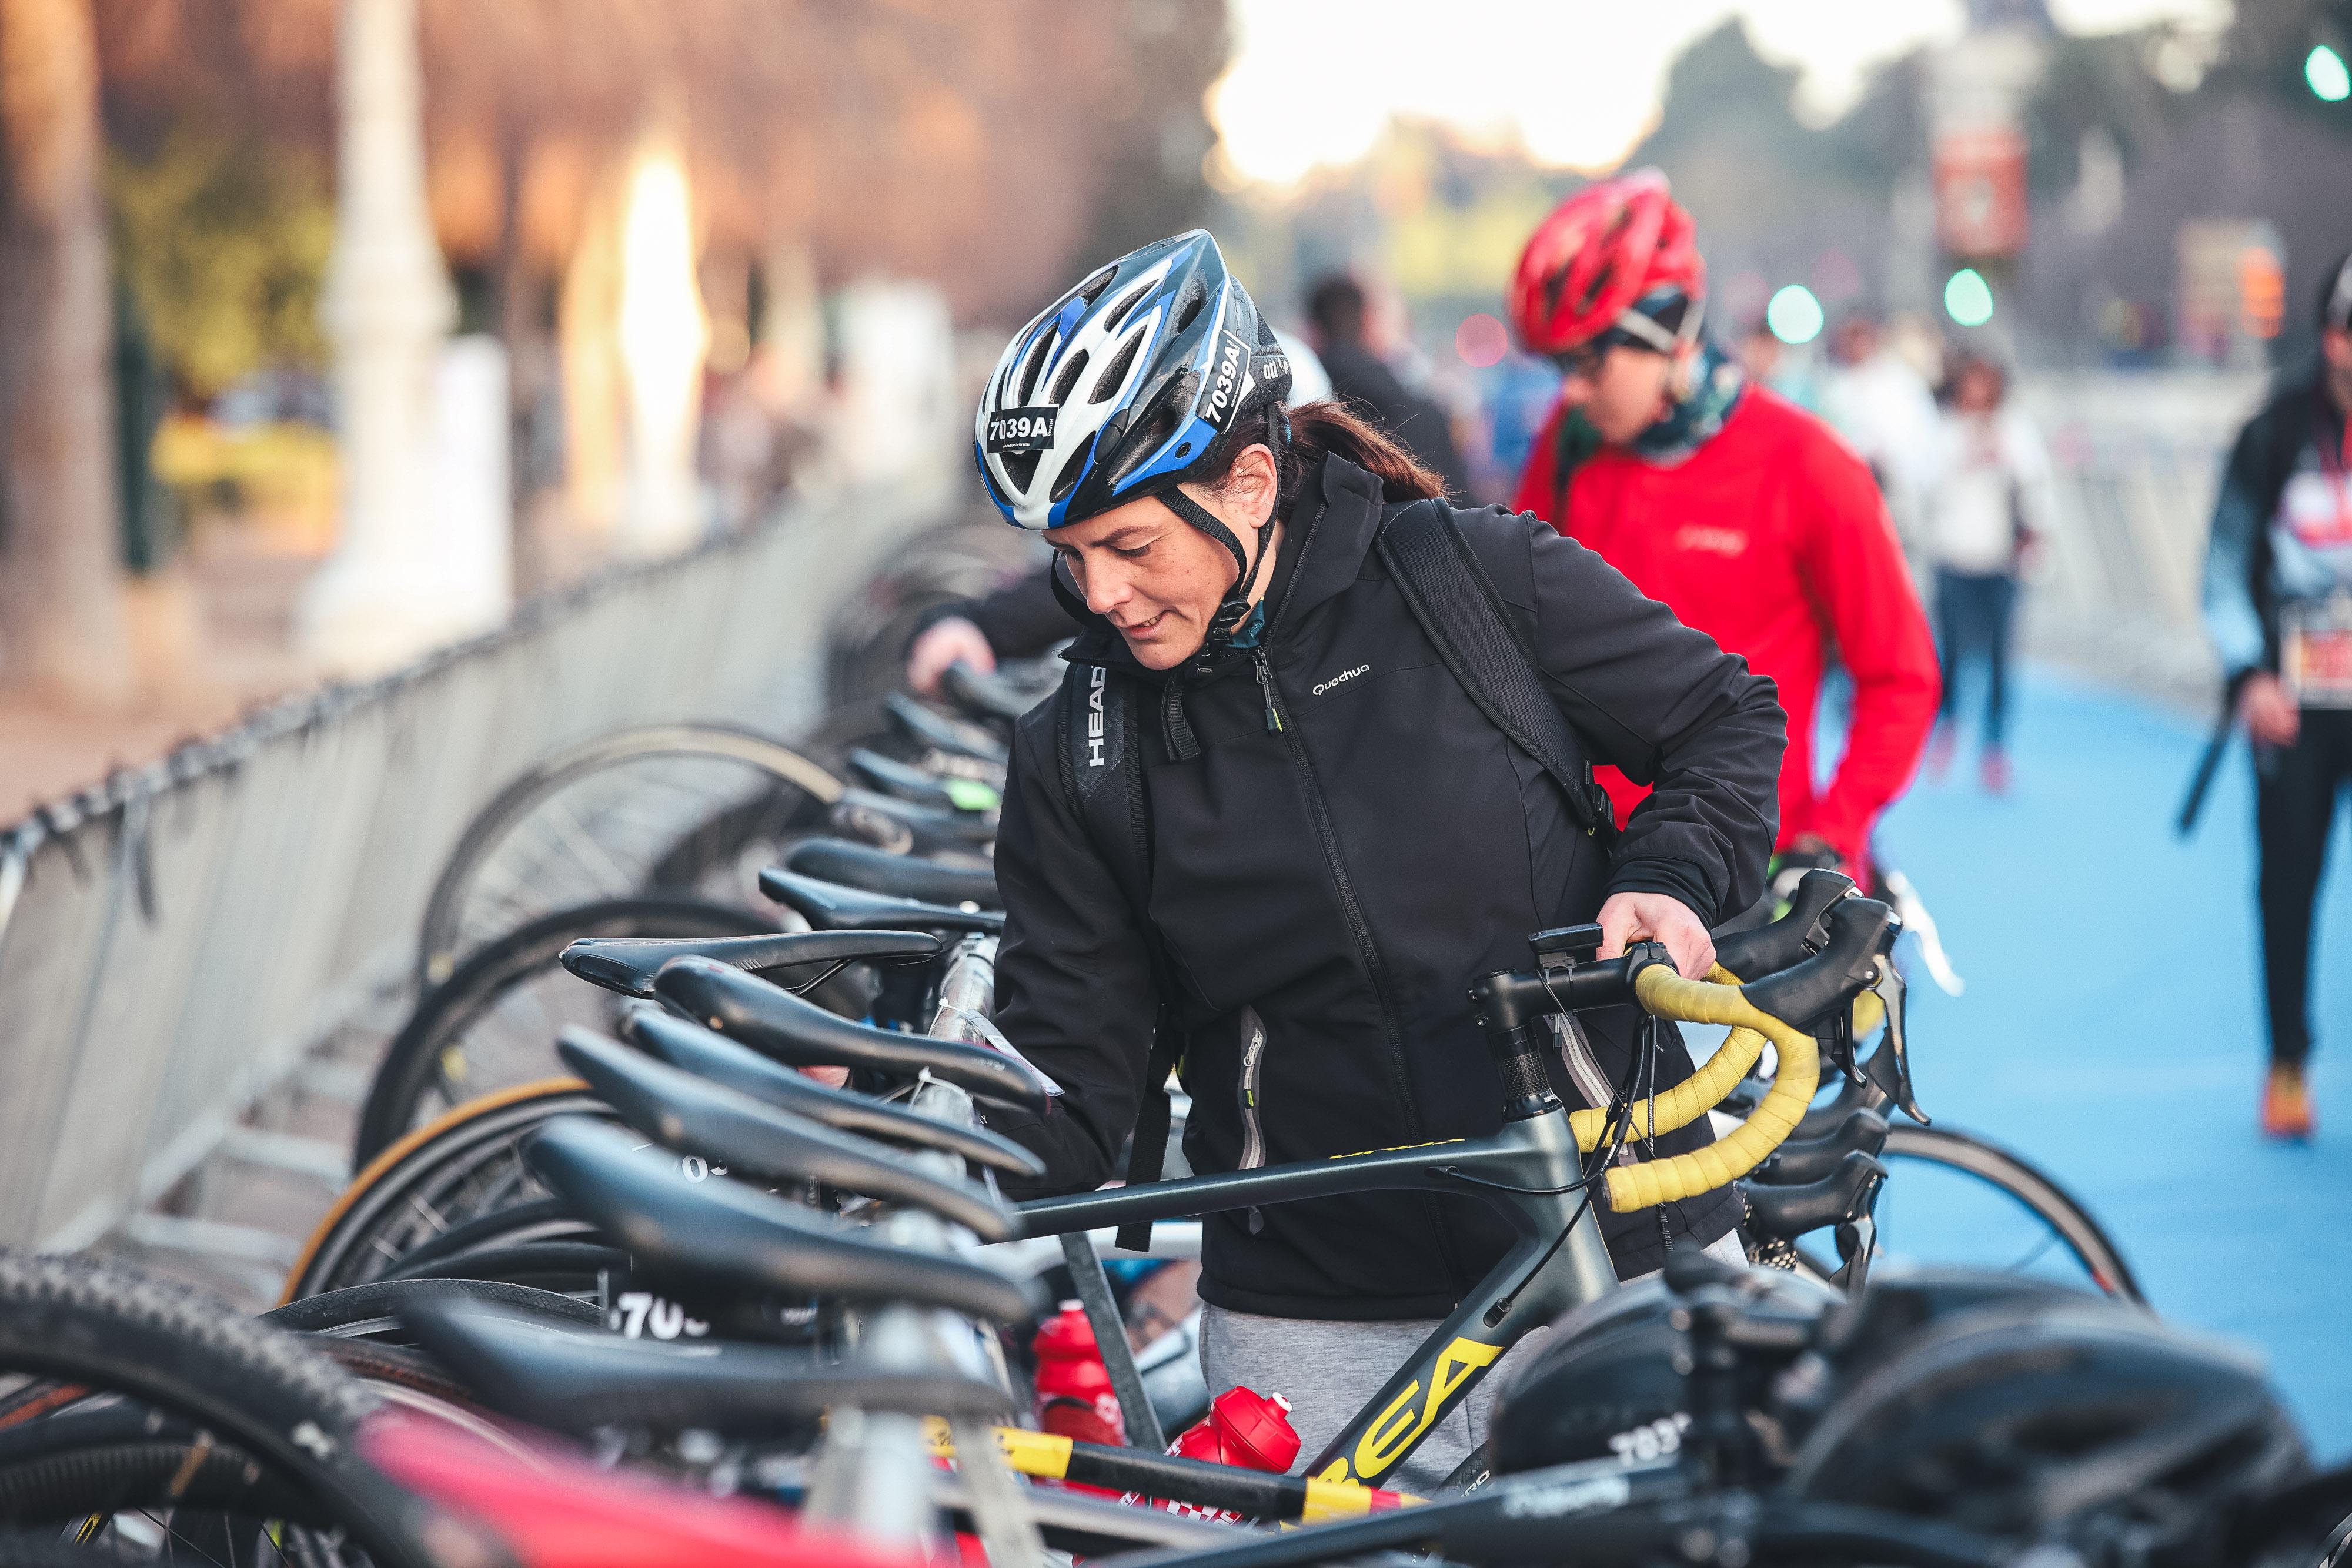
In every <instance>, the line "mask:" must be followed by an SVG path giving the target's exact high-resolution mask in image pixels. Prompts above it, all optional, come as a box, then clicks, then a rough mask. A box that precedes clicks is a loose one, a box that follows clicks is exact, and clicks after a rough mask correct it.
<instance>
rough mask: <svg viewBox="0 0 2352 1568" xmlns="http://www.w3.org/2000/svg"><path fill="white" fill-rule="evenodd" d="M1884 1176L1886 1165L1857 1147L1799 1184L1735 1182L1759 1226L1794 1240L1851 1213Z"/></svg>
mask: <svg viewBox="0 0 2352 1568" xmlns="http://www.w3.org/2000/svg"><path fill="white" fill-rule="evenodd" d="M1885 1179H1886V1167H1885V1166H1883V1165H1880V1164H1879V1163H1878V1162H1877V1161H1876V1160H1875V1159H1873V1158H1872V1157H1871V1156H1870V1155H1865V1154H1864V1153H1863V1152H1862V1151H1860V1150H1859V1149H1857V1150H1855V1151H1854V1152H1853V1153H1852V1154H1849V1155H1845V1156H1844V1157H1843V1158H1842V1159H1840V1160H1839V1161H1838V1163H1837V1168H1836V1169H1835V1170H1833V1171H1832V1172H1831V1173H1830V1174H1829V1175H1828V1176H1823V1177H1822V1179H1821V1180H1819V1181H1816V1182H1808V1183H1806V1184H1805V1185H1804V1186H1764V1185H1754V1186H1751V1185H1749V1184H1748V1183H1747V1182H1742V1183H1740V1185H1739V1190H1740V1191H1741V1192H1742V1193H1743V1194H1745V1195H1746V1197H1747V1198H1748V1213H1749V1214H1750V1215H1752V1216H1754V1217H1755V1220H1756V1224H1757V1226H1758V1228H1760V1229H1762V1230H1763V1231H1764V1232H1765V1233H1766V1234H1768V1235H1771V1236H1776V1237H1779V1238H1780V1239H1781V1240H1783V1241H1794V1240H1795V1239H1797V1238H1798V1237H1800V1236H1802V1235H1804V1234H1805V1233H1806V1232H1807V1231H1809V1230H1819V1229H1820V1228H1822V1226H1824V1225H1835V1224H1836V1223H1837V1222H1838V1221H1840V1220H1842V1219H1844V1218H1847V1217H1848V1216H1850V1215H1852V1214H1853V1212H1854V1210H1855V1208H1856V1207H1858V1206H1859V1205H1860V1204H1861V1203H1862V1202H1863V1200H1864V1198H1865V1197H1868V1195H1869V1189H1870V1188H1871V1187H1872V1186H1874V1184H1876V1183H1878V1182H1883V1181H1885Z"/></svg>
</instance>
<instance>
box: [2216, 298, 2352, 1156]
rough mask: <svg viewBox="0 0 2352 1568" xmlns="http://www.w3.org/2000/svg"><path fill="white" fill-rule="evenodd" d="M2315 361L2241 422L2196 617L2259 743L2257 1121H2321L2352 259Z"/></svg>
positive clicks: (2337, 757)
mask: <svg viewBox="0 0 2352 1568" xmlns="http://www.w3.org/2000/svg"><path fill="white" fill-rule="evenodd" d="M2319 329H2320V331H2319V339H2320V343H2319V361H2318V363H2317V364H2316V365H2315V366H2314V367H2313V368H2312V369H2311V370H2310V371H2298V372H2296V373H2294V374H2291V375H2288V376H2285V377H2283V378H2282V379H2281V382H2280V383H2279V385H2278V387H2277V388H2276V390H2275V391H2274V392H2273V393H2272V396H2271V398H2270V401H2269V402H2266V403H2265V404H2263V409H2262V412H2261V413H2257V414H2255V415H2254V417H2253V418H2252V420H2251V421H2249V422H2248V423H2247V424H2246V426H2245V428H2244V429H2243V430H2242V431H2240V432H2239V434H2238V440H2237V444H2236V445H2234V446H2233V447H2231V451H2230V459H2229V464H2228V466H2227V467H2226V468H2225V469H2224V470H2223V471H2222V478H2221V498H2220V499H2219V500H2218V501H2216V502H2215V504H2214V507H2213V537H2212V542H2211V544H2210V547H2209V548H2208V549H2207V552H2206V556H2205V626H2206V631H2207V632H2208V633H2209V634H2210V636H2211V637H2212V639H2213V647H2214V651H2215V652H2216V653H2218V654H2220V656H2221V668H2222V669H2223V671H2224V672H2225V673H2226V674H2228V676H2229V679H2230V685H2231V689H2232V690H2234V691H2235V692H2236V693H2237V701H2238V712H2239V714H2240V716H2242V718H2243V720H2244V722H2245V726H2246V731H2247V734H2248V736H2249V737H2251V738H2252V742H2253V752H2254V838H2255V845H2256V850H2257V854H2258V858H2259V860H2260V862H2261V872H2260V875H2259V879H2258V885H2259V893H2258V895H2257V902H2258V903H2259V904H2260V907H2261V911H2262V923H2263V994H2264V997H2265V999H2266V1001H2267V1003H2268V1009H2269V1015H2270V1034H2271V1068H2270V1076H2269V1079H2268V1082H2266V1083H2265V1085H2264V1088H2263V1107H2262V1128H2263V1133H2264V1134H2267V1135H2269V1136H2271V1137H2273V1138H2288V1139H2302V1138H2308V1137H2309V1136H2310V1135H2311V1134H2312V1130H2313V1126H2314V1117H2313V1114H2312V1109H2311V1095H2310V1092H2309V1089H2308V1087H2307V1085H2306V1083H2305V1063H2306V1062H2307V1061H2308V1060H2309V1058H2310V1055H2311V1018H2310V1006H2311V995H2310V993H2311V924H2312V921H2311V917H2312V908H2313V905H2314V904H2315V903H2316V902H2317V899H2318V896H2319V881H2320V873H2321V870H2322V868H2323V866H2324V864H2325V862H2326V849H2327V836H2328V831H2329V830H2330V828H2331V827H2332V826H2333V825H2334V822H2335V816H2336V798H2337V797H2338V796H2340V795H2341V794H2342V793H2343V792H2344V790H2345V789H2346V787H2347V785H2352V478H2347V471H2352V436H2347V429H2346V425H2347V413H2352V255H2347V256H2345V257H2344V258H2343V259H2342V260H2341V261H2339V262H2338V263H2337V264H2336V267H2334V268H2333V269H2332V270H2331V271H2330V272H2329V273H2328V274H2327V279H2326V284H2325V285H2324V286H2323V287H2322V291H2321V295H2320V303H2319Z"/></svg>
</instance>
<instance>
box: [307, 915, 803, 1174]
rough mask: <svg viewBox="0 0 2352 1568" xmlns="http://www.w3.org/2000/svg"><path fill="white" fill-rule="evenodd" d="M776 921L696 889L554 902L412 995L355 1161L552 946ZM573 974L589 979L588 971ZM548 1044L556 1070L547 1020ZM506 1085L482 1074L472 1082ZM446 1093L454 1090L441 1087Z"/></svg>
mask: <svg viewBox="0 0 2352 1568" xmlns="http://www.w3.org/2000/svg"><path fill="white" fill-rule="evenodd" d="M775 929H776V923H775V922H774V921H772V920H769V919H766V918H763V917H762V916H761V915H756V914H753V913H752V912H751V911H750V910H748V909H740V908H737V907H734V906H731V905H729V904H713V903H710V902H709V901H707V900H703V899H697V898H680V897H676V896H666V895H661V894H642V895H638V896H635V897H630V898H616V899H605V900H601V901H599V902H597V903H594V904H579V905H575V906H574V907H572V908H570V909H559V910H556V911H554V912H552V913H551V914H548V915H541V917H540V918H539V919H537V920H534V921H532V922H530V924H529V925H523V926H520V927H518V928H517V929H515V930H513V931H510V932H509V933H507V935H505V936H502V937H500V938H499V939H498V940H497V941H495V942H492V943H489V944H488V945H487V946H482V947H480V948H478V949H476V950H475V951H474V952H473V953H472V954H471V955H469V956H467V959H466V961H465V962H464V963H463V964H461V965H459V966H458V967H457V970H456V972H455V973H453V974H452V975H451V976H450V977H449V978H448V980H447V981H446V983H445V984H442V985H439V986H436V987H435V988H432V989H431V990H429V991H426V992H425V994H424V995H423V996H422V997H420V998H418V999H417V1003H416V1009H415V1011H414V1012H412V1013H411V1014H410V1015H409V1018H408V1021H407V1022H406V1023H405V1024H404V1025H403V1026H402V1027H401V1030H400V1033H399V1034H397V1035H395V1036H394V1038H393V1041H392V1044H391V1045H390V1046H389V1047H387V1048H386V1050H385V1051H384V1057H383V1062H382V1064H381V1065H379V1066H378V1067H377V1069H376V1073H375V1080H374V1082H373V1083H371V1084H370V1085H369V1086H368V1096H367V1101H366V1103H364V1104H363V1105H362V1107H361V1110H360V1120H359V1130H358V1132H357V1133H356V1134H354V1135H353V1138H352V1165H353V1166H365V1165H368V1164H369V1163H371V1162H372V1161H373V1160H374V1159H375V1158H376V1156H377V1155H381V1154H382V1153H383V1151H384V1150H385V1149H386V1148H388V1147H390V1146H391V1145H393V1143H394V1142H395V1141H396V1140H398V1139H399V1138H401V1137H402V1136H404V1134H407V1133H408V1132H409V1131H411V1130H412V1129H413V1128H414V1127H415V1125H416V1124H417V1123H418V1119H419V1116H420V1113H421V1112H422V1109H423V1106H424V1103H425V1099H426V1096H427V1094H428V1092H431V1091H432V1090H433V1086H434V1082H435V1080H436V1077H437V1076H439V1075H441V1074H442V1073H444V1072H445V1071H446V1065H447V1064H446V1060H445V1052H446V1051H448V1050H449V1049H451V1048H452V1047H453V1046H455V1045H457V1043H458V1042H459V1041H460V1040H462V1039H463V1037H464V1035H465V1033H466V1031H467V1030H468V1029H469V1028H471V1027H472V1026H473V1025H474V1024H475V1023H477V1022H478V1021H479V1020H480V1019H482V1018H483V1017H484V1016H485V1015H486V1014H488V1012H489V1011H490V1009H493V1008H494V1007H496V1006H497V1005H498V1004H499V1001H500V1000H501V999H503V998H506V997H508V996H509V995H510V994H511V993H512V992H513V991H514V990H515V989H516V988H519V987H520V986H522V985H524V984H526V983H528V982H530V981H531V980H533V979H535V978H537V977H541V976H542V975H546V974H549V973H550V972H551V971H553V970H554V969H555V968H556V959H557V956H558V955H560V954H561V953H562V951H563V949H564V948H565V947H567V946H570V945H571V944H572V942H574V941H576V940H577V939H579V938H580V937H583V936H760V935H762V934H764V933H767V932H771V931H773V930H775ZM576 984H578V985H580V986H581V987H583V988H586V987H587V982H586V981H584V980H582V981H578V982H576ZM544 1046H545V1051H546V1060H545V1061H544V1063H543V1064H542V1066H543V1068H544V1073H542V1074H541V1075H542V1076H543V1075H545V1074H551V1073H553V1072H556V1071H560V1068H559V1067H558V1066H557V1063H556V1060H555V1040H554V1030H552V1029H551V1030H549V1031H548V1038H547V1040H545V1042H544ZM505 1087H507V1085H504V1084H498V1083H488V1084H482V1085H478V1086H476V1087H475V1090H474V1092H475V1094H480V1093H487V1092H495V1091H497V1090H499V1089H502V1088H505ZM444 1097H445V1098H450V1096H448V1095H447V1094H446V1092H444ZM472 1097H473V1096H472V1095H468V1096H466V1098H472ZM452 1108H454V1103H453V1107H452Z"/></svg>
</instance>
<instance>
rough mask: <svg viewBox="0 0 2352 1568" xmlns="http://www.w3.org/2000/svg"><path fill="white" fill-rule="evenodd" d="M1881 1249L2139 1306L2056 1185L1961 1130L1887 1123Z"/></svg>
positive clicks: (2129, 1276) (2119, 1259) (2105, 1247)
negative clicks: (2073, 1287)
mask: <svg viewBox="0 0 2352 1568" xmlns="http://www.w3.org/2000/svg"><path fill="white" fill-rule="evenodd" d="M1879 1158H1880V1159H1882V1160H1884V1161H1885V1164H1886V1167H1887V1173H1888V1174H1887V1181H1886V1186H1885V1188H1884V1189H1883V1190H1882V1191H1881V1192H1880V1193H1879V1195H1878V1209H1877V1214H1876V1220H1877V1225H1878V1246H1879V1249H1880V1251H1881V1252H1882V1253H1883V1254H1884V1255H1885V1257H1887V1258H1888V1259H1889V1260H1895V1261H1905V1262H1908V1261H1916V1262H1922V1263H1929V1262H1932V1263H1937V1264H1961V1265H1965V1266H1968V1267H1971V1268H1982V1269H1992V1270H2000V1271H2002V1272H2007V1273H2015V1274H2031V1275H2033V1276H2035V1277H2037V1278H2042V1279H2053V1280H2061V1281H2066V1282H2068V1283H2073V1284H2079V1285H2084V1286H2088V1287H2090V1288H2093V1289H2095V1290H2098V1291H2105V1293H2106V1294H2108V1295H2111V1296H2118V1297H2121V1298H2122V1299H2124V1300H2126V1301H2142V1302H2144V1301H2146V1300H2147V1297H2145V1296H2144V1295H2142V1294H2141V1293H2140V1288H2139V1281H2138V1280H2137V1278H2136V1277H2135V1276H2134V1275H2133V1273H2132V1270H2131V1265H2130V1264H2129V1263H2128V1262H2126V1260H2125V1259H2124V1255H2123V1251H2122V1249H2120V1248H2118V1247H2117V1246H2116V1244H2115V1242H2114V1240H2113V1239H2111V1238H2110V1237H2109V1236H2108V1235H2107V1233H2106V1231H2105V1229H2104V1228H2101V1226H2100V1225H2099V1222H2098V1221H2097V1220H2095V1219H2094V1218H2091V1215H2090V1212H2089V1211H2088V1210H2087V1209H2085V1208H2084V1207H2083V1206H2082V1204H2081V1203H2079V1202H2077V1201H2076V1200H2075V1199H2074V1197H2072V1196H2071V1195H2070V1194H2069V1193H2068V1192H2067V1191H2066V1189H2065V1188H2063V1187H2062V1186H2059V1185H2058V1184H2057V1183H2056V1182H2054V1181H2053V1180H2052V1179H2051V1178H2050V1177H2048V1176H2044V1175H2043V1174H2042V1172H2040V1171H2038V1170H2036V1169H2034V1167H2033V1166H2031V1165H2029V1164H2028V1163H2026V1161H2024V1160H2023V1159H2021V1158H2020V1157H2018V1156H2017V1155H2013V1154H2011V1153H2010V1152H2009V1151H2008V1150H2006V1149H2003V1148H2000V1146H1998V1145H1993V1144H1989V1143H1987V1142H1985V1141H1984V1140H1983V1139H1981V1138H1978V1137H1973V1136H1971V1135H1970V1134H1966V1133H1958V1132H1953V1131H1951V1130H1949V1129H1948V1128H1944V1127H1918V1126H1913V1125H1911V1124H1908V1123H1900V1122H1898V1123H1896V1124H1895V1125H1894V1126H1893V1127H1892V1128H1890V1129H1888V1132H1887V1136H1886V1147H1885V1151H1884V1152H1882V1153H1881V1154H1880V1155H1879Z"/></svg>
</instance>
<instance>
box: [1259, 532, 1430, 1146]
mask: <svg viewBox="0 0 2352 1568" xmlns="http://www.w3.org/2000/svg"><path fill="white" fill-rule="evenodd" d="M1312 545H1313V541H1312V539H1310V540H1309V541H1308V546H1307V548H1310V549H1311V548H1312ZM1305 570H1307V557H1306V553H1305V550H1304V549H1302V550H1301V552H1300V554H1299V559H1298V565H1297V567H1295V568H1294V569H1292V571H1291V580H1292V581H1293V582H1294V583H1295V582H1297V580H1298V578H1299V574H1300V573H1302V572H1304V571H1305ZM1273 630H1274V629H1273V628H1272V627H1271V626H1269V627H1268V628H1267V629H1266V639H1265V641H1266V642H1271V641H1272V640H1273ZM1250 657H1251V659H1252V662H1253V663H1255V664H1256V666H1257V681H1258V685H1259V686H1260V687H1261V688H1262V689H1263V690H1264V691H1265V716H1266V724H1267V727H1268V728H1271V729H1273V730H1275V731H1276V732H1278V733H1279V734H1280V735H1281V736H1282V737H1283V738H1284V739H1285V740H1286V741H1287V742H1288V743H1289V746H1290V755H1291V758H1292V759H1293V760H1294V761H1296V762H1297V764H1298V770H1299V773H1300V774H1301V776H1302V777H1301V780H1300V789H1301V792H1302V793H1303V794H1305V795H1306V797H1307V813H1308V814H1309V815H1310V816H1312V817H1313V818H1314V819H1315V832H1316V836H1317V837H1318V838H1319V839H1320V840H1321V841H1322V842H1323V861H1324V863H1325V864H1326V865H1327V866H1328V867H1329V868H1330V872H1331V882H1332V884H1333V885H1334V886H1336V887H1337V888H1338V889H1339V906H1340V908H1342V909H1343V910H1345V911H1346V912H1347V915H1348V929H1349V931H1350V932H1352V933H1354V935H1355V938H1356V948H1357V951H1359V952H1360V953H1361V954H1362V955H1363V958H1364V973H1365V976H1366V977H1367V978H1369V979H1370V981H1371V982H1372V1001H1373V1003H1374V1005H1375V1006H1377V1007H1378V1008H1379V1009H1380V1013H1381V1038H1382V1040H1384V1041H1385V1042H1386V1043H1387V1045H1388V1057H1389V1064H1388V1065H1389V1087H1390V1089H1391V1091H1392V1092H1394V1093H1395V1095H1396V1101H1397V1105H1398V1107H1399V1108H1400V1109H1401V1110H1402V1112H1403V1113H1404V1121H1405V1128H1406V1132H1407V1135H1408V1136H1410V1137H1412V1138H1414V1139H1418V1138H1420V1136H1421V1113H1420V1112H1419V1111H1418V1110H1416V1109H1415V1108H1414V1105H1413V1100H1412V1087H1411V1084H1410V1083H1409V1082H1408V1080H1407V1075H1406V1072H1405V1065H1404V1041H1403V1040H1402V1038H1401V1037H1400V1036H1399V1035H1398V1033H1397V1026H1396V1018H1395V1015H1394V1013H1393V1012H1392V1010H1391V1009H1390V1007H1389V988H1388V977H1387V975H1386V974H1385V973H1384V972H1383V971H1382V969H1381V958H1380V953H1379V950H1378V949H1376V948H1375V947H1374V946H1372V932H1371V927H1370V926H1369V925H1366V924H1365V923H1364V911H1363V907H1362V906H1361V905H1360V904H1358V903H1357V902H1356V889H1355V884H1354V883H1350V882H1349V880H1348V868H1347V866H1346V865H1345V864H1343V863H1342V862H1340V859H1339V834H1338V833H1336V832H1334V831H1332V829H1331V815H1330V813H1329V812H1328V810H1325V809H1324V805H1323V792H1322V790H1321V789H1319V788H1318V786H1317V784H1316V781H1315V764H1314V763H1313V762H1312V761H1310V760H1309V759H1308V758H1307V748H1306V747H1304V746H1301V745H1300V744H1299V741H1298V736H1297V732H1295V731H1294V730H1292V729H1291V727H1290V723H1289V719H1288V716H1286V714H1284V712H1283V711H1282V694H1281V692H1280V691H1279V690H1277V689H1276V686H1275V684H1274V672H1273V671H1272V670H1271V669H1269V668H1268V667H1267V665H1266V660H1265V642H1261V643H1259V644H1258V646H1257V647H1256V648H1255V650H1253V651H1252V653H1251V655H1250Z"/></svg>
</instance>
